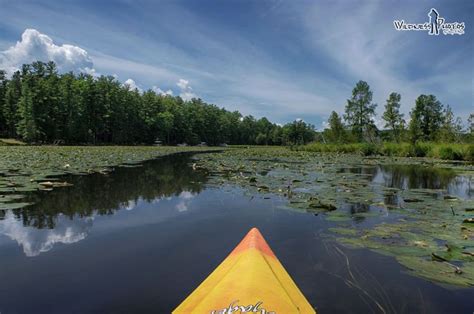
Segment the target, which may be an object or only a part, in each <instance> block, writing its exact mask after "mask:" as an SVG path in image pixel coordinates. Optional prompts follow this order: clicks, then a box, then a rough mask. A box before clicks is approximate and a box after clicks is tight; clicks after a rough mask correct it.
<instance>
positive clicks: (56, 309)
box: [0, 155, 474, 314]
mask: <svg viewBox="0 0 474 314" xmlns="http://www.w3.org/2000/svg"><path fill="white" fill-rule="evenodd" d="M189 158H190V156H189V155H183V156H170V157H165V158H162V159H159V160H156V161H150V162H146V163H144V164H143V166H141V167H135V168H117V169H116V171H115V172H114V173H112V174H110V175H106V176H105V175H98V174H97V175H91V176H74V177H72V176H71V177H67V178H66V180H67V181H68V182H71V183H73V184H74V186H73V187H70V188H64V189H56V190H54V191H51V192H42V193H36V194H34V195H31V196H30V200H31V201H35V202H36V204H35V205H33V206H30V207H28V208H26V209H22V210H8V211H3V212H2V213H1V215H0V217H2V218H1V219H2V220H0V312H1V313H2V314H6V313H146V312H153V313H169V312H171V310H172V309H173V308H175V307H176V306H177V305H178V304H179V303H180V302H181V301H182V300H183V299H184V298H185V297H186V296H187V295H188V294H189V293H190V292H191V291H192V290H193V289H194V288H195V287H196V286H197V285H198V284H199V283H200V282H201V281H202V280H203V279H204V278H206V276H207V275H208V274H209V273H210V272H211V271H212V270H213V269H214V268H215V267H216V266H217V265H218V264H219V263H220V262H221V261H222V260H223V259H224V258H225V257H226V255H227V254H228V253H229V252H230V251H231V250H232V249H233V248H234V247H235V245H237V243H238V242H239V241H240V240H241V238H242V237H243V236H244V235H245V234H246V233H247V232H248V230H249V229H250V228H251V227H258V228H259V229H260V231H261V232H262V233H263V235H264V236H265V238H266V239H267V241H268V242H269V244H270V246H271V247H272V249H273V250H274V252H275V253H276V255H277V256H278V258H279V259H280V261H281V262H282V264H283V265H284V266H285V268H286V269H287V270H288V272H289V273H290V275H291V276H292V277H293V279H294V280H295V282H296V283H297V285H298V286H299V287H300V289H301V290H302V291H303V293H304V294H305V296H306V297H307V299H308V300H309V302H310V303H311V304H312V305H314V306H315V307H317V308H318V311H319V312H320V313H380V312H386V313H472V311H473V310H474V289H472V288H470V289H453V288H449V287H442V286H440V285H436V284H433V283H430V282H428V281H426V280H423V279H420V278H416V277H413V276H410V275H408V274H407V273H406V271H405V269H404V267H403V266H400V265H399V264H398V263H397V262H396V261H395V260H394V259H393V258H391V257H387V256H383V255H379V254H376V253H373V252H371V251H368V250H364V249H348V248H345V247H343V246H341V245H340V244H338V243H337V242H335V241H334V240H333V238H332V237H330V236H328V232H327V228H328V227H331V226H332V224H331V222H328V221H326V220H325V219H324V217H323V216H322V215H317V216H316V215H313V214H310V213H304V212H300V211H296V210H291V209H289V208H286V209H285V204H286V200H285V199H281V198H279V197H276V196H268V195H267V196H265V197H263V196H260V195H249V193H245V192H244V191H242V190H241V189H239V188H237V187H232V186H228V185H225V186H215V185H214V184H213V185H210V184H208V183H207V182H208V178H207V176H206V174H205V173H204V172H200V171H194V170H193V169H192V167H191V165H190V159H189ZM344 171H354V172H360V173H365V174H367V175H370V176H371V181H372V183H373V184H374V186H378V185H385V186H392V187H397V188H406V189H409V188H410V189H411V188H430V189H447V190H449V193H450V194H453V195H457V196H459V197H461V198H471V197H472V195H471V193H472V190H471V187H470V180H467V181H466V179H465V178H464V179H463V178H462V177H457V176H456V174H455V173H453V172H449V171H447V172H440V173H437V172H436V171H437V170H433V171H431V172H430V170H426V169H425V170H424V171H427V172H426V173H420V170H419V169H418V168H417V167H412V168H410V167H398V168H397V167H371V168H352V169H350V170H349V169H345V170H344ZM381 197H383V195H381ZM347 206H348V207H347V210H350V211H354V212H360V211H369V210H370V208H366V207H364V206H360V205H357V204H352V205H350V204H348V205H347ZM353 223H354V224H358V223H359V222H358V221H357V220H354V221H353Z"/></svg>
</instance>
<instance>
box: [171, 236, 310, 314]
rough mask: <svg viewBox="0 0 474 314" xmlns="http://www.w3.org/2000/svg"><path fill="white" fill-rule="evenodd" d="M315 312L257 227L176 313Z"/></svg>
mask: <svg viewBox="0 0 474 314" xmlns="http://www.w3.org/2000/svg"><path fill="white" fill-rule="evenodd" d="M183 313H186V314H188V313H203V314H204V313H205V314H232V313H262V314H271V313H274V314H277V313H278V314H291V313H304V314H310V313H316V312H315V310H314V309H313V307H312V306H311V305H310V304H309V303H308V301H307V300H306V298H305V297H304V295H303V294H302V293H301V291H300V290H299V289H298V287H297V286H296V284H295V283H294V281H293V280H292V279H291V277H290V275H288V273H287V272H286V270H285V268H283V266H282V265H281V263H280V261H279V260H278V258H277V257H276V256H275V254H274V253H273V252H272V250H271V249H270V247H269V246H268V244H267V242H266V241H265V239H264V238H263V236H262V234H261V233H260V231H258V229H257V228H253V229H252V230H250V231H249V233H248V234H247V235H246V236H245V237H244V238H243V240H242V241H241V242H240V244H239V245H237V247H236V248H235V249H234V250H233V251H232V252H231V253H230V254H229V256H227V258H226V259H225V260H224V261H223V262H222V263H221V264H220V265H219V266H218V267H217V268H216V269H215V270H214V271H213V272H212V273H211V274H210V275H209V276H208V277H207V278H206V279H205V280H204V281H203V282H202V283H201V285H199V287H197V289H196V290H194V292H192V293H191V294H190V295H189V296H188V297H187V298H186V300H184V301H183V303H181V304H180V305H179V306H178V307H177V308H176V309H175V310H174V311H173V314H183Z"/></svg>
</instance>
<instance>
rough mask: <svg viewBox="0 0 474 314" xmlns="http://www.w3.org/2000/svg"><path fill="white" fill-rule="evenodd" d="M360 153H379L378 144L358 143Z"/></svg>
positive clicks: (367, 154) (369, 154) (364, 154)
mask: <svg viewBox="0 0 474 314" xmlns="http://www.w3.org/2000/svg"><path fill="white" fill-rule="evenodd" d="M360 153H361V154H362V155H363V156H374V155H378V154H379V153H380V147H379V145H376V144H373V143H362V144H361V145H360Z"/></svg>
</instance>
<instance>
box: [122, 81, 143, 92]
mask: <svg viewBox="0 0 474 314" xmlns="http://www.w3.org/2000/svg"><path fill="white" fill-rule="evenodd" d="M123 86H126V87H128V89H129V90H132V91H133V90H135V89H137V90H138V91H139V92H140V93H141V92H142V91H143V90H142V89H141V88H140V87H139V86H138V85H137V83H136V82H135V81H134V80H132V79H131V78H129V79H128V80H126V81H125V82H124V83H123Z"/></svg>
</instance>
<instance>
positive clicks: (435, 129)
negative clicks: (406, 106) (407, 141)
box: [409, 95, 443, 143]
mask: <svg viewBox="0 0 474 314" xmlns="http://www.w3.org/2000/svg"><path fill="white" fill-rule="evenodd" d="M410 117H411V120H410V125H409V131H410V138H411V141H412V142H413V143H415V142H416V141H436V140H437V139H438V136H439V131H440V129H441V125H442V122H443V105H442V104H441V103H440V102H439V100H437V99H436V97H435V96H433V95H420V96H419V97H418V98H417V99H416V102H415V108H413V110H412V111H411V112H410Z"/></svg>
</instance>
